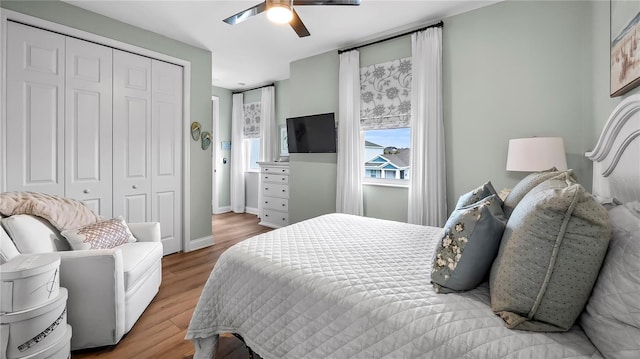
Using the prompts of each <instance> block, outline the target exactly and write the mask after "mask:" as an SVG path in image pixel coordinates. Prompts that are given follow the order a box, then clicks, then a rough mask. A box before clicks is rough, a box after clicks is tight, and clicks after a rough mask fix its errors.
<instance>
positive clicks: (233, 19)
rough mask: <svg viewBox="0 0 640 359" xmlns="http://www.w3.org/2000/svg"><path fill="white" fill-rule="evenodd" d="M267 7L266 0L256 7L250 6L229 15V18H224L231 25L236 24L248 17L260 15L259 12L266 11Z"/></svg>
mask: <svg viewBox="0 0 640 359" xmlns="http://www.w3.org/2000/svg"><path fill="white" fill-rule="evenodd" d="M266 9H267V2H266V1H264V2H262V3H260V4H258V5H256V6H254V7H250V8H248V9H247V10H244V11H240V12H239V13H237V14H235V15H232V16H229V17H228V18H226V19H224V20H222V21H224V22H226V23H227V24H229V25H235V24H237V23H240V22H243V21H245V20H247V19H248V18H250V17H252V16H255V15H258V14H259V13H261V12H263V11H265V10H266Z"/></svg>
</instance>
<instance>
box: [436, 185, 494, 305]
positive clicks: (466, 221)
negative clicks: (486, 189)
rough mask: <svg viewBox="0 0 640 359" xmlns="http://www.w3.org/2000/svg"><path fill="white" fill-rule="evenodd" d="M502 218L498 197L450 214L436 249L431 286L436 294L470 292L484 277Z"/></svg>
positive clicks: (490, 262)
mask: <svg viewBox="0 0 640 359" xmlns="http://www.w3.org/2000/svg"><path fill="white" fill-rule="evenodd" d="M504 226H505V218H504V214H503V213H502V201H500V199H499V198H498V196H497V195H495V194H493V195H491V196H489V197H486V198H484V199H481V200H480V201H478V202H476V203H473V204H471V205H469V206H465V207H461V208H458V209H456V210H454V211H453V213H452V214H451V216H450V217H449V219H448V220H447V223H446V224H445V226H444V237H443V238H442V240H441V241H440V244H439V245H438V246H437V247H436V252H435V256H434V258H433V266H432V269H431V283H433V285H434V287H435V289H436V292H438V293H449V292H455V291H464V290H470V289H473V288H475V287H477V286H478V285H479V284H480V283H482V281H484V280H485V279H486V277H487V273H489V269H491V264H492V263H493V260H494V258H495V257H496V255H497V253H498V248H499V247H500V238H502V232H503V231H504Z"/></svg>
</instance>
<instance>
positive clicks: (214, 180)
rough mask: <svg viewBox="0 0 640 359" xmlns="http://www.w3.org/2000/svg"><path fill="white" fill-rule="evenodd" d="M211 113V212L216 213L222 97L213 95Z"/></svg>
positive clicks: (218, 209) (217, 209) (218, 208)
mask: <svg viewBox="0 0 640 359" xmlns="http://www.w3.org/2000/svg"><path fill="white" fill-rule="evenodd" d="M211 114H212V121H211V123H212V128H213V131H214V133H213V140H214V141H213V142H212V143H211V170H212V174H211V213H212V214H216V213H218V212H219V211H220V206H219V205H218V198H219V195H218V186H219V178H218V166H220V162H219V159H218V156H219V153H220V148H218V146H219V145H218V144H219V143H220V140H219V134H220V130H219V127H218V124H219V122H220V120H219V119H220V99H219V98H218V97H217V96H211Z"/></svg>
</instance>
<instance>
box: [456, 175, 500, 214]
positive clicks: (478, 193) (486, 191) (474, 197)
mask: <svg viewBox="0 0 640 359" xmlns="http://www.w3.org/2000/svg"><path fill="white" fill-rule="evenodd" d="M492 194H495V195H496V199H497V200H498V201H500V205H501V206H502V200H501V199H500V197H498V196H497V194H498V193H497V192H496V190H495V189H494V188H493V185H492V184H491V181H487V182H486V183H484V184H483V185H482V186H480V187H478V188H476V189H474V190H473V191H471V192H467V193H465V194H463V195H462V196H460V197H459V198H458V203H457V204H456V209H457V208H461V207H465V206H468V205H470V204H474V203H476V202H478V201H479V200H481V199H483V198H486V197H489V196H491V195H492Z"/></svg>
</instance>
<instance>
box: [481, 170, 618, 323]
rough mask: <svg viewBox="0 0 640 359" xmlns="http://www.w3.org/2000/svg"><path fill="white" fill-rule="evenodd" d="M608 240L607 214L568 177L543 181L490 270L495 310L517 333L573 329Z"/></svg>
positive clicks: (515, 218) (512, 220)
mask: <svg viewBox="0 0 640 359" xmlns="http://www.w3.org/2000/svg"><path fill="white" fill-rule="evenodd" d="M610 237H611V223H610V221H609V216H608V214H607V211H606V210H605V209H604V208H603V207H602V206H601V205H600V204H598V203H597V202H596V201H595V199H594V198H593V196H592V195H591V194H590V193H588V192H587V191H586V190H585V189H584V187H582V186H581V185H580V184H577V183H575V180H574V179H573V178H572V176H571V174H570V173H568V172H565V173H561V174H560V175H558V176H556V177H554V178H551V179H548V180H546V181H544V182H542V183H541V184H539V185H538V186H537V187H535V188H534V189H532V190H531V191H530V192H529V193H527V195H526V196H525V197H524V198H523V199H522V201H521V202H520V203H519V204H518V206H517V207H516V208H515V209H514V211H513V213H512V215H511V217H509V220H508V222H507V226H506V228H505V230H504V235H503V237H502V241H501V243H500V250H499V252H498V256H497V257H496V259H495V261H494V263H493V267H492V268H491V277H490V281H489V284H490V291H491V309H493V311H494V312H495V313H496V314H498V315H499V316H500V317H501V318H502V319H503V320H504V321H505V323H506V324H507V327H509V328H511V329H520V330H531V331H543V332H554V331H566V330H569V328H571V326H572V325H573V323H574V322H575V320H576V318H578V316H579V315H580V313H581V312H582V309H583V307H584V305H585V303H586V302H587V299H588V298H589V295H590V294H591V289H592V288H593V285H594V283H595V281H596V278H597V277H598V272H599V270H600V265H601V264H602V260H603V258H604V256H605V253H606V252H607V247H608V244H609V239H610Z"/></svg>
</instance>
